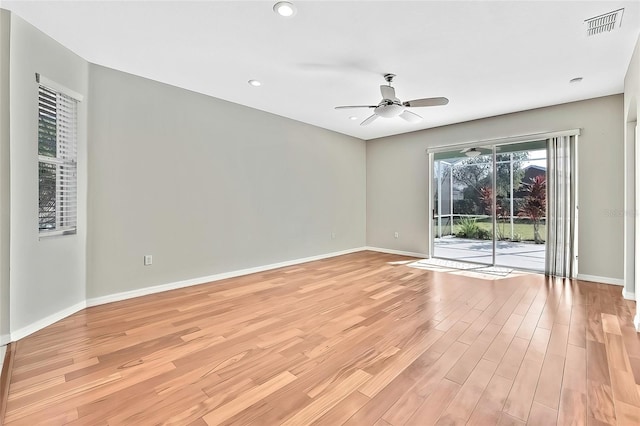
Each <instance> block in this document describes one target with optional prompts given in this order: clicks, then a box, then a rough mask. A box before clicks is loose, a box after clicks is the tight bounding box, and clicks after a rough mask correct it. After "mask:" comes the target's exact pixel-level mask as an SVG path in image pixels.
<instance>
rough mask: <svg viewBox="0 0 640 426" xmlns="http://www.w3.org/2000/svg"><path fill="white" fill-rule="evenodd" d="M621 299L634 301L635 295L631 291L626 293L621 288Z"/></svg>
mask: <svg viewBox="0 0 640 426" xmlns="http://www.w3.org/2000/svg"><path fill="white" fill-rule="evenodd" d="M622 297H623V298H624V299H626V300H636V294H635V293H634V292H631V291H627V289H626V288H624V287H623V288H622Z"/></svg>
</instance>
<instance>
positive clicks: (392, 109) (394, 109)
mask: <svg viewBox="0 0 640 426" xmlns="http://www.w3.org/2000/svg"><path fill="white" fill-rule="evenodd" d="M373 111H374V112H375V113H376V114H377V115H379V116H380V117H385V118H391V117H397V116H399V115H400V114H402V113H403V112H404V107H403V106H402V105H398V104H396V103H391V104H387V103H383V104H381V105H378V106H377V107H376V109H374V110H373Z"/></svg>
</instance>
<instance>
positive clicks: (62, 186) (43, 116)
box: [38, 84, 78, 234]
mask: <svg viewBox="0 0 640 426" xmlns="http://www.w3.org/2000/svg"><path fill="white" fill-rule="evenodd" d="M77 115H78V101H77V100H76V99H73V98H72V97H70V96H68V95H66V94H64V93H61V92H59V91H56V90H54V89H51V88H49V87H46V86H44V85H42V84H40V85H39V86H38V171H39V172H38V177H39V179H38V181H39V203H38V206H39V211H38V222H39V223H38V226H39V230H40V232H41V233H47V232H50V233H53V231H59V232H62V233H74V232H75V231H76V221H77V213H78V202H77V198H78V190H77V187H78V185H77ZM55 233H56V234H57V233H58V232H55Z"/></svg>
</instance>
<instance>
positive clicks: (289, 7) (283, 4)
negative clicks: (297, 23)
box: [273, 1, 296, 18]
mask: <svg viewBox="0 0 640 426" xmlns="http://www.w3.org/2000/svg"><path fill="white" fill-rule="evenodd" d="M273 11H274V12H275V13H277V14H278V15H280V16H284V17H285V18H288V17H291V16H293V15H295V14H296V7H295V6H294V5H293V4H292V3H290V2H288V1H279V2H278V3H276V4H274V5H273Z"/></svg>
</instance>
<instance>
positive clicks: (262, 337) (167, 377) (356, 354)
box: [5, 252, 640, 426]
mask: <svg viewBox="0 0 640 426" xmlns="http://www.w3.org/2000/svg"><path fill="white" fill-rule="evenodd" d="M403 260H407V258H403V257H401V256H395V255H386V254H380V253H372V252H360V253H355V254H351V255H346V256H341V257H337V258H332V259H327V260H322V261H317V262H311V263H307V264H303V265H298V266H292V267H288V268H283V269H279V270H274V271H270V272H266V273H261V274H256V275H251V276H245V277H241V278H235V279H229V280H225V281H220V282H217V283H212V284H208V285H202V286H196V287H191V288H187V289H182V290H176V291H172V292H166V293H161V294H156V295H152V296H147V297H143V298H138V299H132V300H128V301H124V302H118V303H113V304H109V305H103V306H99V307H95V308H90V309H86V310H84V311H82V312H79V313H77V314H75V315H73V316H71V317H69V318H67V319H65V320H63V321H60V322H59V323H56V324H54V325H53V326H51V327H48V328H46V329H45V330H42V331H40V332H38V333H36V334H34V335H32V336H29V337H27V338H25V339H23V340H21V341H19V342H18V343H17V347H16V352H15V358H14V369H13V375H12V379H11V383H10V390H9V398H8V404H7V412H6V417H5V421H6V422H7V423H8V424H10V425H14V424H21V425H40V424H54V425H60V424H72V425H106V424H109V425H118V424H133V425H155V424H163V423H166V424H176V425H188V424H192V425H205V424H210V425H212V424H260V425H277V424H286V425H306V424H317V425H320V424H323V425H331V426H336V425H341V424H347V425H378V426H387V425H394V426H399V425H419V426H426V425H430V424H438V425H443V424H464V423H469V424H478V425H491V424H516V425H519V424H524V423H525V422H527V423H528V424H539V425H551V424H555V423H556V422H557V423H558V424H561V425H569V424H575V425H606V424H610V425H614V424H616V423H617V424H635V425H638V424H640V393H639V386H638V383H639V382H640V381H639V378H640V339H639V338H638V335H637V334H636V333H635V331H634V329H633V326H632V317H633V313H634V309H635V308H634V305H633V304H632V303H631V302H626V301H624V300H623V299H622V298H621V296H620V293H621V288H620V287H614V286H607V285H600V284H593V283H586V282H569V281H562V280H553V279H546V278H545V277H542V276H538V275H528V276H524V277H518V278H513V279H502V280H495V281H483V280H478V279H473V278H469V277H463V276H458V275H449V274H445V273H435V272H431V271H425V270H420V269H413V268H410V267H408V266H406V265H404V264H403V262H402V261H403Z"/></svg>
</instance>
